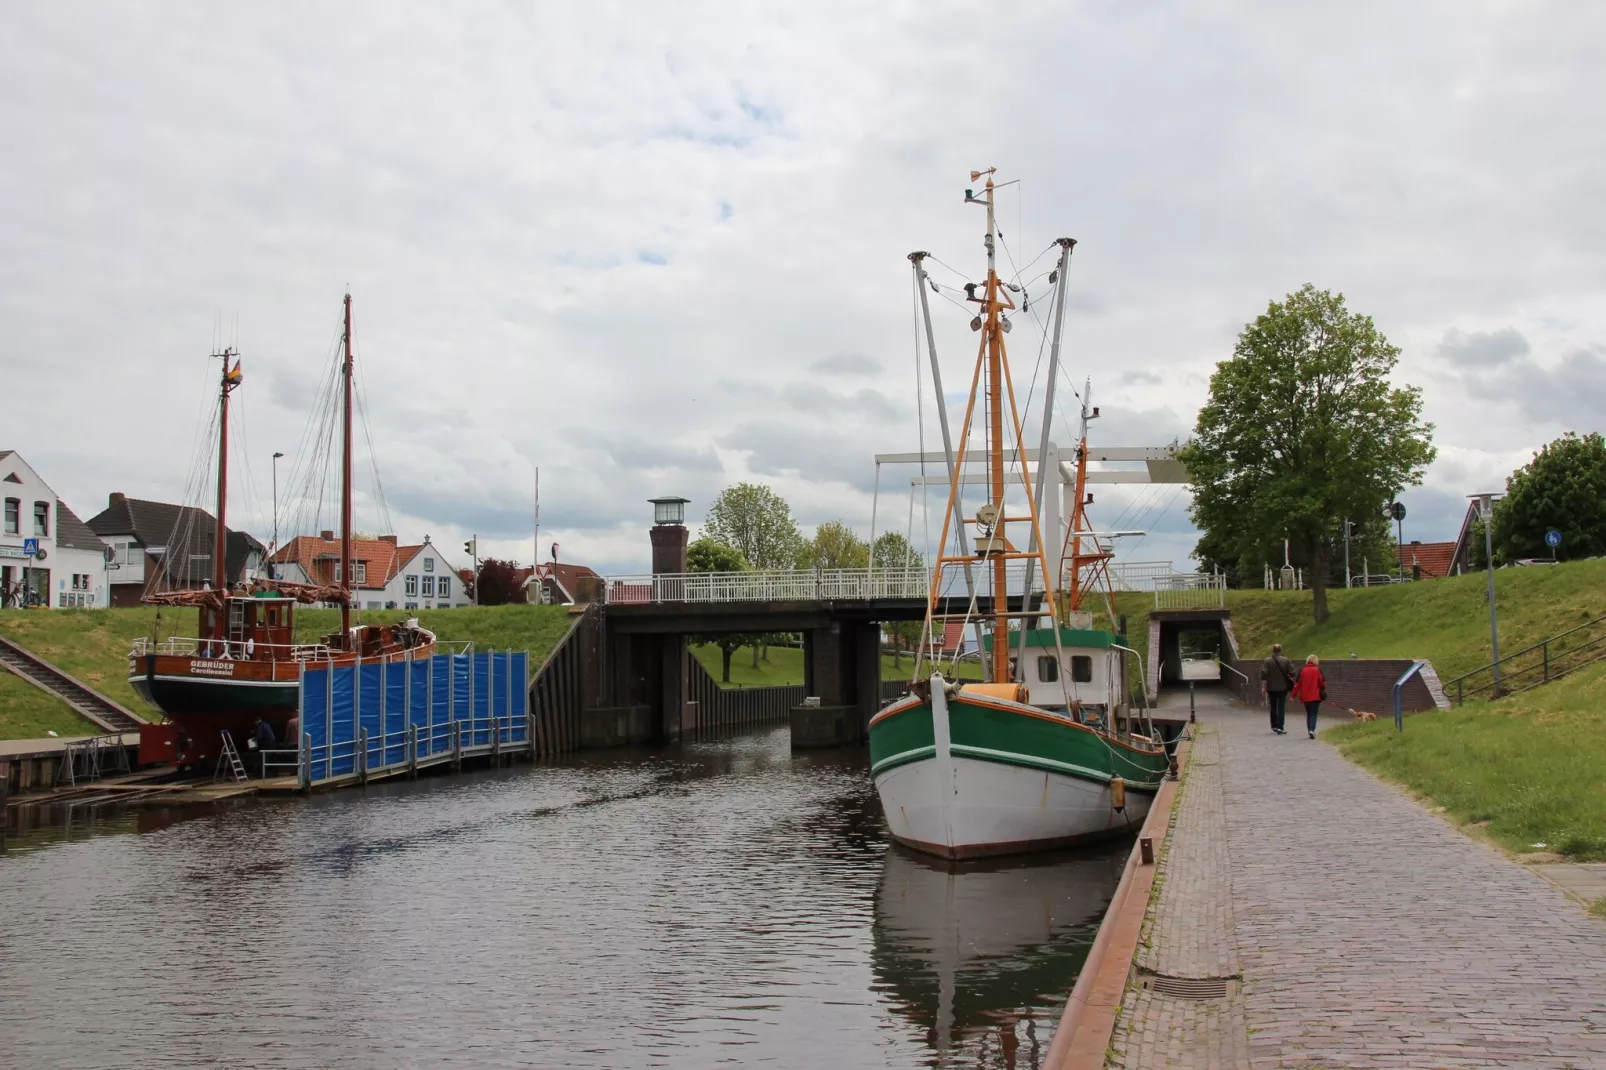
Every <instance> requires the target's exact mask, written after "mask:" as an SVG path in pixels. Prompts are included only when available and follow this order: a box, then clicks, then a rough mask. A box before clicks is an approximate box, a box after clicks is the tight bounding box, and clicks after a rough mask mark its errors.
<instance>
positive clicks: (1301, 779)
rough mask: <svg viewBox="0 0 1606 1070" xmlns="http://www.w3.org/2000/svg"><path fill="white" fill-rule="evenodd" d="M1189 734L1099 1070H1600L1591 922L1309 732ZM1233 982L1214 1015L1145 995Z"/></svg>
mask: <svg viewBox="0 0 1606 1070" xmlns="http://www.w3.org/2000/svg"><path fill="white" fill-rule="evenodd" d="M1212 705H1213V704H1212ZM1199 717H1200V724H1199V726H1198V737H1197V741H1196V743H1195V749H1194V760H1193V765H1192V768H1191V769H1190V772H1189V775H1188V781H1187V783H1186V785H1185V787H1184V791H1183V794H1182V796H1181V798H1180V800H1179V803H1178V809H1177V814H1176V816H1175V817H1174V818H1173V820H1174V822H1175V825H1174V828H1173V834H1174V837H1175V838H1174V839H1170V840H1169V842H1170V843H1171V844H1173V845H1174V850H1169V851H1167V853H1166V855H1165V857H1163V858H1162V859H1161V868H1160V873H1159V876H1160V881H1161V883H1160V890H1159V893H1158V895H1157V897H1156V898H1155V900H1154V902H1153V903H1152V904H1151V907H1150V915H1149V917H1148V919H1147V921H1146V923H1145V945H1144V946H1140V949H1139V952H1138V955H1137V962H1136V965H1137V967H1138V969H1137V970H1135V971H1134V976H1135V983H1134V987H1132V988H1130V989H1129V990H1128V996H1127V998H1126V999H1125V1000H1124V1001H1123V1004H1122V1013H1121V1016H1120V1020H1119V1021H1118V1023H1117V1026H1116V1031H1115V1035H1114V1037H1113V1039H1112V1048H1111V1055H1112V1057H1111V1065H1112V1066H1119V1067H1128V1068H1138V1067H1143V1068H1148V1067H1160V1066H1166V1067H1217V1066H1220V1067H1234V1066H1252V1067H1254V1068H1256V1070H1261V1068H1285V1067H1286V1068H1326V1070H1339V1068H1351V1070H1361V1068H1374V1067H1407V1068H1413V1070H1416V1068H1436V1067H1447V1068H1448V1067H1454V1068H1463V1067H1576V1068H1585V1067H1588V1068H1600V1070H1606V921H1601V920H1599V919H1594V918H1591V917H1589V916H1588V915H1587V914H1586V913H1585V911H1584V909H1583V908H1582V907H1581V906H1580V905H1579V904H1578V903H1577V902H1575V901H1574V900H1572V899H1570V898H1568V897H1567V895H1566V894H1564V893H1563V892H1562V891H1561V890H1560V889H1558V888H1556V887H1554V886H1552V885H1551V884H1550V883H1549V882H1547V881H1546V880H1544V879H1543V878H1542V877H1540V876H1539V875H1538V874H1535V873H1531V872H1529V871H1528V870H1527V869H1526V868H1525V867H1523V866H1521V865H1519V864H1517V863H1514V862H1512V861H1510V860H1509V859H1507V858H1506V857H1504V856H1503V855H1501V854H1500V853H1499V852H1498V851H1496V850H1495V849H1494V848H1492V847H1490V846H1488V845H1486V844H1483V843H1480V842H1478V841H1475V840H1472V839H1470V838H1468V837H1466V836H1464V835H1462V834H1461V833H1459V832H1457V831H1456V830H1455V829H1453V828H1451V827H1450V825H1448V824H1447V823H1446V822H1444V821H1442V820H1441V819H1439V818H1438V817H1436V816H1435V815H1433V814H1432V813H1430V812H1428V811H1427V810H1426V809H1424V808H1422V807H1421V806H1419V805H1417V804H1416V803H1414V802H1412V801H1411V800H1410V799H1408V798H1407V797H1406V796H1405V795H1404V794H1402V793H1401V792H1399V791H1397V790H1396V789H1394V788H1392V787H1390V786H1388V785H1386V784H1384V783H1382V782H1381V781H1379V780H1377V779H1375V778H1374V777H1372V776H1371V775H1370V774H1368V773H1366V772H1364V771H1363V770H1361V769H1359V768H1358V767H1356V766H1354V765H1351V764H1350V763H1349V762H1347V761H1345V760H1344V758H1342V757H1341V756H1340V755H1339V753H1338V752H1337V750H1335V749H1334V748H1333V747H1332V746H1331V745H1329V744H1327V743H1325V742H1322V741H1320V740H1318V741H1315V742H1313V741H1311V740H1308V739H1306V738H1305V735H1304V733H1303V731H1299V732H1295V731H1293V728H1300V729H1302V728H1303V726H1304V722H1303V718H1302V717H1301V718H1299V719H1298V724H1297V725H1296V724H1295V719H1294V717H1293V716H1292V715H1290V719H1289V721H1290V726H1291V729H1290V732H1289V734H1288V735H1286V736H1274V735H1272V734H1271V732H1270V731H1268V729H1267V727H1266V720H1265V716H1264V713H1261V712H1256V711H1249V710H1237V709H1233V708H1230V707H1216V708H1206V707H1205V706H1204V705H1202V704H1201V707H1200V710H1199ZM1324 720H1325V719H1324ZM1217 755H1219V761H1212V759H1213V758H1215V757H1216V756H1217ZM1229 889H1230V894H1228V893H1229ZM1235 974H1236V975H1238V976H1241V978H1242V987H1241V990H1239V991H1238V992H1236V994H1235V992H1234V987H1235V986H1233V985H1232V984H1230V983H1229V985H1228V990H1227V995H1226V996H1225V997H1220V998H1214V999H1183V998H1179V997H1176V996H1168V995H1162V994H1160V993H1159V992H1156V991H1155V990H1154V989H1153V988H1152V987H1146V986H1152V985H1153V984H1154V983H1155V981H1154V978H1155V977H1156V976H1160V977H1229V978H1230V977H1232V976H1233V975H1235Z"/></svg>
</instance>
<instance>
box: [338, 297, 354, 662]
mask: <svg viewBox="0 0 1606 1070" xmlns="http://www.w3.org/2000/svg"><path fill="white" fill-rule="evenodd" d="M343 345H344V346H345V360H344V362H343V365H342V368H341V379H342V381H343V386H344V390H345V399H344V404H345V422H344V425H343V427H342V432H341V433H342V436H343V441H342V444H341V452H340V590H341V593H342V594H343V595H344V596H345V597H344V598H342V599H341V602H340V635H341V642H342V643H343V644H346V645H348V646H349V644H350V643H351V295H350V294H347V295H346V330H345V336H344V338H343Z"/></svg>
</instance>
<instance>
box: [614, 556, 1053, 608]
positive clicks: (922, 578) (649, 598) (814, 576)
mask: <svg viewBox="0 0 1606 1070" xmlns="http://www.w3.org/2000/svg"><path fill="white" fill-rule="evenodd" d="M972 572H973V575H974V577H975V583H976V590H977V594H978V595H979V596H980V597H982V598H986V597H987V596H988V593H989V591H990V590H991V586H990V578H991V575H992V568H991V566H989V565H988V564H987V563H985V562H982V561H978V562H977V563H976V564H975V566H974V567H973V570H972ZM1025 583H1026V568H1025V562H1023V561H1011V562H1010V563H1009V570H1008V574H1007V578H1006V581H1005V590H1006V592H1007V593H1008V594H1009V595H1012V596H1019V595H1020V593H1021V590H1022V589H1023V588H1024V586H1025ZM942 585H943V594H944V596H945V597H950V598H959V597H964V596H965V593H966V588H965V574H964V570H963V569H962V568H959V567H950V568H948V569H947V570H946V571H945V572H944V575H943V584H942ZM603 590H604V596H603V597H604V599H605V600H606V601H607V602H609V603H610V604H613V605H643V604H647V603H652V602H843V601H869V600H871V599H878V598H925V597H926V595H927V593H928V592H929V591H930V590H931V570H930V569H927V568H891V569H888V568H876V569H869V568H842V569H777V570H772V571H763V572H680V573H666V574H663V575H657V576H611V577H609V578H608V579H607V581H606V582H605V584H604V588H603ZM1032 590H1033V591H1038V592H1040V591H1042V590H1043V577H1042V570H1041V569H1037V570H1034V572H1033V575H1032Z"/></svg>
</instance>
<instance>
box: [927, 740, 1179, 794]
mask: <svg viewBox="0 0 1606 1070" xmlns="http://www.w3.org/2000/svg"><path fill="white" fill-rule="evenodd" d="M951 749H952V750H953V752H954V754H956V755H958V756H959V757H961V758H975V759H976V760H978V761H983V762H998V763H999V764H1000V765H1021V766H1026V767H1027V768H1029V769H1042V770H1044V771H1045V772H1049V773H1060V774H1062V775H1064V776H1071V777H1076V778H1077V779H1079V780H1091V781H1093V782H1095V783H1098V784H1108V783H1109V782H1110V781H1111V780H1114V779H1115V778H1114V777H1113V776H1111V775H1110V774H1109V773H1106V772H1104V771H1102V770H1099V769H1089V768H1087V767H1086V766H1083V765H1071V764H1070V763H1068V762H1056V761H1055V760H1054V759H1052V758H1038V757H1034V756H1033V755H1030V754H1016V753H1014V752H1013V751H1003V750H992V749H991V748H989V747H969V746H966V745H965V744H963V743H955V744H954V745H953V747H952V748H951ZM1126 786H1127V787H1129V788H1131V789H1132V790H1134V791H1159V790H1160V782H1159V781H1158V780H1157V781H1155V782H1154V783H1152V784H1137V783H1133V782H1132V781H1127V785H1126Z"/></svg>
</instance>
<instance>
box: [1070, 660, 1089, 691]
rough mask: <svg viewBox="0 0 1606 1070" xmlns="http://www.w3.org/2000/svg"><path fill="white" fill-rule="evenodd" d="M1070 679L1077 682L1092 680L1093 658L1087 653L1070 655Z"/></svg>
mask: <svg viewBox="0 0 1606 1070" xmlns="http://www.w3.org/2000/svg"><path fill="white" fill-rule="evenodd" d="M1071 680H1072V681H1073V682H1075V683H1078V684H1090V683H1092V682H1093V658H1092V656H1091V655H1088V654H1072V655H1071Z"/></svg>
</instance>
